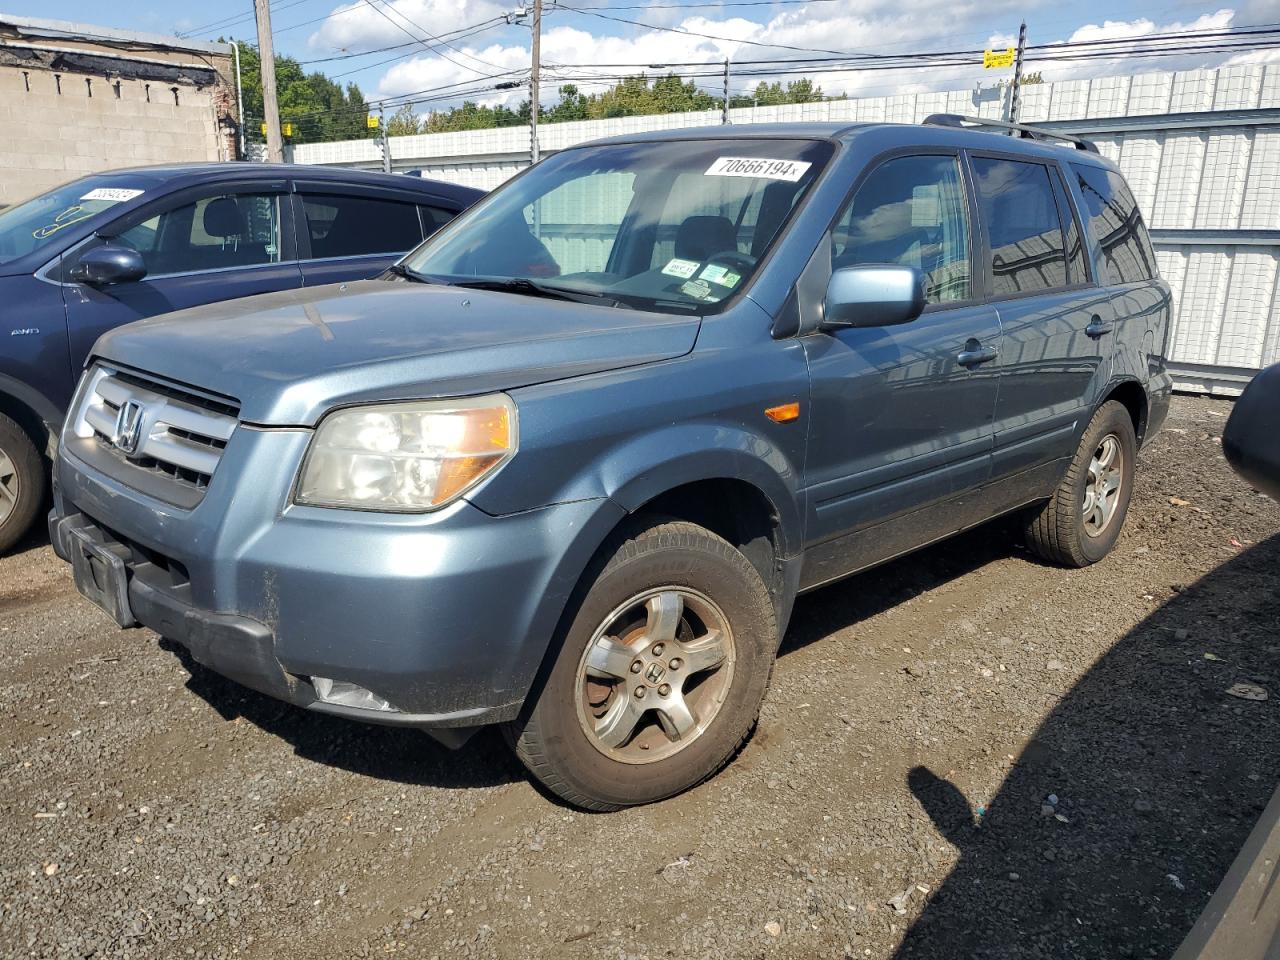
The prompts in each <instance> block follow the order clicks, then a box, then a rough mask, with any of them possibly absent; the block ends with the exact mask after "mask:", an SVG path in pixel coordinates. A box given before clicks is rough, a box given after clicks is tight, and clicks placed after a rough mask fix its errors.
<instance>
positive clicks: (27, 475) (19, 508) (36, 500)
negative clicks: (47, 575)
mask: <svg viewBox="0 0 1280 960" xmlns="http://www.w3.org/2000/svg"><path fill="white" fill-rule="evenodd" d="M44 492H45V469H44V461H43V460H42V459H41V458H40V453H39V451H37V450H36V447H35V444H34V443H32V442H31V438H30V437H29V436H27V433H26V431H25V430H23V429H22V428H21V427H20V426H18V425H17V424H16V423H14V422H13V421H12V420H10V419H9V418H8V417H6V416H5V415H4V414H0V553H4V552H5V551H7V550H8V549H9V548H10V547H12V546H13V545H14V544H15V543H17V542H18V541H19V540H21V539H22V537H23V536H24V535H25V534H26V532H27V531H28V530H30V529H31V524H32V522H33V521H34V520H35V518H36V514H37V513H39V512H40V504H42V503H43V502H44Z"/></svg>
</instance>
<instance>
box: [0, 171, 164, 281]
mask: <svg viewBox="0 0 1280 960" xmlns="http://www.w3.org/2000/svg"><path fill="white" fill-rule="evenodd" d="M141 193H142V190H141V189H139V188H138V187H137V186H136V185H135V184H134V182H133V181H132V180H129V181H128V182H122V180H121V178H120V177H119V176H114V177H113V176H109V175H108V176H97V177H85V178H84V179H82V180H76V181H74V182H73V183H68V184H64V185H63V186H61V187H58V188H56V189H54V190H50V191H49V192H48V193H42V194H41V195H40V196H38V197H33V198H32V199H30V200H27V201H26V202H25V203H20V204H18V205H17V206H13V207H10V208H9V209H8V210H5V211H4V212H2V213H0V263H8V262H9V261H10V260H16V259H18V258H19V257H25V256H26V255H27V254H29V253H31V252H32V251H34V250H38V249H40V248H41V247H44V246H48V245H49V244H51V243H53V241H54V240H55V239H57V238H58V234H60V233H61V232H62V231H63V230H66V229H67V228H68V227H73V226H75V225H76V224H79V223H83V222H84V221H86V220H88V219H90V218H91V217H95V216H97V215H98V214H100V213H102V212H103V211H104V210H108V209H110V208H111V207H114V206H116V205H117V204H120V203H123V202H125V201H126V200H132V199H133V198H134V197H136V196H139V195H140V194H141Z"/></svg>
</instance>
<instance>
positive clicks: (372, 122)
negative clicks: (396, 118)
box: [364, 114, 378, 130]
mask: <svg viewBox="0 0 1280 960" xmlns="http://www.w3.org/2000/svg"><path fill="white" fill-rule="evenodd" d="M364 125H365V126H366V127H368V128H369V129H370V130H377V129H378V118H377V117H375V116H374V115H373V114H369V116H367V117H365V118H364Z"/></svg>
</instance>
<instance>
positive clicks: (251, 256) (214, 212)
mask: <svg viewBox="0 0 1280 960" xmlns="http://www.w3.org/2000/svg"><path fill="white" fill-rule="evenodd" d="M286 187H287V184H286V183H285V181H283V180H280V181H263V182H256V183H235V184H225V183H224V184H218V185H214V186H206V187H200V188H196V189H192V190H185V191H183V192H181V193H179V194H175V195H174V196H172V197H169V198H165V199H164V200H163V201H162V202H161V203H160V204H159V206H148V207H144V208H141V209H139V210H137V211H134V212H133V213H131V214H129V215H127V216H125V217H122V218H121V219H120V220H118V221H116V222H114V223H112V224H110V225H108V226H106V227H104V228H103V229H102V230H101V231H99V235H98V236H95V237H92V238H90V239H89V240H88V241H86V242H85V243H83V244H81V245H80V246H79V247H77V248H75V249H74V250H71V251H68V252H67V253H66V254H65V255H64V256H63V258H62V265H61V267H60V269H59V271H58V274H57V276H56V277H54V276H52V275H51V277H50V279H57V280H59V281H60V282H61V283H62V284H63V300H64V302H65V303H66V309H67V324H68V329H69V334H70V346H71V369H72V371H73V375H74V374H75V373H76V372H78V371H79V369H80V367H81V366H82V365H83V363H84V359H85V357H86V356H87V355H88V353H89V351H90V349H91V348H92V347H93V344H94V342H95V341H96V340H97V339H98V337H100V336H101V335H102V334H103V333H105V332H106V331H108V330H111V329H113V328H115V327H118V326H121V325H122V324H126V323H131V322H132V321H134V320H142V319H144V318H146V317H154V316H156V315H158V314H161V313H169V312H171V311H174V310H182V309H185V308H187V307H195V306H200V305H202V304H206V303H214V302H216V301H219V300H232V299H235V298H238V297H247V296H251V295H253V294H258V293H270V292H272V291H276V290H288V289H292V288H296V287H298V286H300V285H301V282H302V275H301V274H300V273H299V271H298V264H297V261H296V259H295V256H294V243H293V230H292V219H291V218H290V217H288V216H287V211H288V203H289V195H288V193H287V192H286ZM104 243H111V244H118V245H123V246H129V247H133V248H134V249H135V250H137V251H138V252H139V253H140V254H142V259H143V262H144V263H145V264H146V267H147V275H146V276H145V277H143V278H142V279H141V280H138V281H134V282H131V283H118V284H112V285H109V286H103V287H92V286H89V285H88V284H84V283H70V282H68V281H67V279H66V278H67V277H68V276H69V274H70V271H71V270H72V269H73V268H74V266H75V265H76V263H78V262H79V258H80V256H81V255H83V253H85V252H86V251H87V250H90V249H92V248H93V247H95V246H99V245H102V244H104Z"/></svg>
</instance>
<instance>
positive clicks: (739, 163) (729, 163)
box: [704, 157, 813, 183]
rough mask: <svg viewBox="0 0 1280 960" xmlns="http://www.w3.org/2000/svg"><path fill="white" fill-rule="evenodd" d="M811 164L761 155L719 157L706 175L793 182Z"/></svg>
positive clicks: (801, 175)
mask: <svg viewBox="0 0 1280 960" xmlns="http://www.w3.org/2000/svg"><path fill="white" fill-rule="evenodd" d="M811 166H813V164H811V163H807V162H805V161H803V160H768V159H764V158H761V157H721V158H720V159H719V160H717V161H716V162H715V163H713V164H712V165H711V166H709V167H707V172H706V173H705V174H704V176H708V177H762V178H763V179H765V180H786V181H788V182H790V183H795V182H796V181H797V180H799V179H800V178H801V177H803V176H804V173H805V171H806V170H808V169H809V168H810V167H811Z"/></svg>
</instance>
